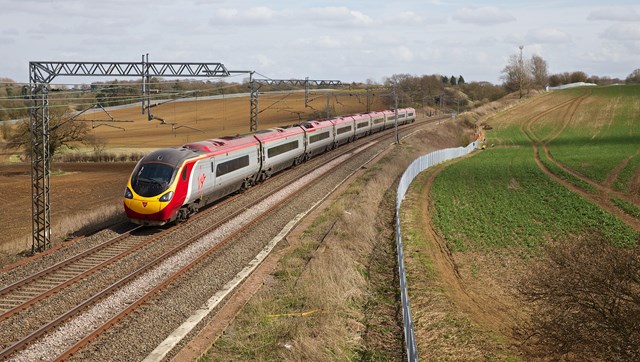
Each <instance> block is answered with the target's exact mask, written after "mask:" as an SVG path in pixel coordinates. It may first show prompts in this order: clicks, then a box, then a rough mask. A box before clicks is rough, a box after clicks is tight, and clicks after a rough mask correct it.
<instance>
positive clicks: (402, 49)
mask: <svg viewBox="0 0 640 362" xmlns="http://www.w3.org/2000/svg"><path fill="white" fill-rule="evenodd" d="M393 58H394V59H397V60H399V61H401V62H410V61H412V60H413V58H414V56H413V51H412V50H411V49H410V48H409V47H407V46H404V45H401V46H399V47H396V48H395V49H394V51H393Z"/></svg>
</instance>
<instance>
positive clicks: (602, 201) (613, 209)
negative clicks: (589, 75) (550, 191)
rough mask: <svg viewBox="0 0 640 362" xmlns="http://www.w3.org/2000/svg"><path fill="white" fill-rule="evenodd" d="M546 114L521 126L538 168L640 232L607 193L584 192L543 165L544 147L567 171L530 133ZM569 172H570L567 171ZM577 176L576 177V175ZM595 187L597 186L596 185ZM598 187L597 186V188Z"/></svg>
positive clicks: (639, 223)
mask: <svg viewBox="0 0 640 362" xmlns="http://www.w3.org/2000/svg"><path fill="white" fill-rule="evenodd" d="M579 98H580V97H577V98H574V99H573V100H572V102H575V101H577V100H578V99H579ZM567 103H570V102H565V103H564V104H567ZM544 113H545V112H543V113H542V114H539V115H537V116H535V117H532V118H531V119H529V120H527V121H524V122H522V123H521V124H520V131H521V132H522V133H523V134H524V135H525V136H526V137H527V138H528V139H529V142H530V143H531V145H532V146H533V159H534V161H535V163H536V165H537V166H538V168H539V169H540V170H541V171H542V172H543V173H544V174H545V175H547V177H549V178H550V179H552V180H553V181H555V182H556V183H558V184H560V185H562V186H564V187H565V188H567V189H568V190H569V191H571V192H573V193H575V194H578V195H580V196H582V197H583V198H585V199H587V200H589V201H591V202H592V203H594V204H596V205H598V207H600V208H601V209H603V210H606V211H608V212H610V213H611V214H613V215H614V216H616V217H617V218H618V219H620V220H621V221H622V222H624V223H625V224H627V225H628V226H629V227H631V228H632V229H633V230H635V231H640V220H639V219H637V218H635V217H633V216H631V215H629V214H627V213H626V212H624V211H622V210H621V209H620V208H618V207H617V206H615V205H614V204H613V203H612V202H611V199H610V198H609V196H608V194H607V193H602V192H601V193H598V194H597V195H594V194H591V193H588V192H586V191H584V190H583V189H581V188H579V187H578V186H576V185H574V184H572V183H571V182H568V181H565V180H563V179H561V178H560V177H558V176H556V175H555V174H554V173H553V172H551V171H550V170H549V169H548V168H547V167H546V166H545V165H544V164H543V163H542V160H541V159H540V155H539V149H540V146H541V145H542V147H543V150H544V151H545V154H546V155H547V157H549V159H550V160H551V162H554V164H556V165H558V166H559V167H561V168H562V169H563V170H565V168H564V167H562V165H560V164H558V163H557V162H556V161H555V160H553V159H552V158H551V155H550V153H548V149H547V148H546V144H545V143H542V142H541V141H540V140H538V139H537V138H536V137H535V135H533V134H532V133H530V132H531V131H530V130H531V124H532V123H534V122H536V121H537V120H539V119H540V118H541V117H542V115H544ZM567 172H569V171H567ZM571 174H572V175H573V173H572V172H571ZM574 176H576V175H574ZM576 177H578V178H580V179H582V180H583V181H585V182H588V183H590V184H593V181H591V180H590V179H588V178H585V177H584V176H583V177H579V176H576ZM596 185H598V186H600V187H602V185H600V184H596ZM594 186H595V185H594ZM596 187H597V186H596Z"/></svg>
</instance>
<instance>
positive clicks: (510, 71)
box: [500, 54, 531, 98]
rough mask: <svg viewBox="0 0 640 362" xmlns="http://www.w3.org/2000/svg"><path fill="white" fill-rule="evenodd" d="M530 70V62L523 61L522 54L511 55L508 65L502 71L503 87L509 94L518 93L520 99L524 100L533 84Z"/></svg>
mask: <svg viewBox="0 0 640 362" xmlns="http://www.w3.org/2000/svg"><path fill="white" fill-rule="evenodd" d="M529 69H530V67H529V66H528V61H527V60H526V59H522V54H520V55H517V54H513V55H511V56H510V57H509V61H508V62H507V65H506V66H505V67H504V69H502V75H501V76H500V78H501V79H502V81H503V84H502V85H503V86H504V87H505V88H506V89H507V91H509V92H516V91H517V92H518V93H519V96H520V98H522V96H523V95H524V92H525V91H528V90H529V86H530V84H531V72H530V71H529Z"/></svg>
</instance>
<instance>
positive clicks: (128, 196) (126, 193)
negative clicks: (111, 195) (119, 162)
mask: <svg viewBox="0 0 640 362" xmlns="http://www.w3.org/2000/svg"><path fill="white" fill-rule="evenodd" d="M124 197H125V198H126V199H133V193H132V192H131V190H129V188H128V187H127V189H126V190H124Z"/></svg>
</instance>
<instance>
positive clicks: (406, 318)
mask: <svg viewBox="0 0 640 362" xmlns="http://www.w3.org/2000/svg"><path fill="white" fill-rule="evenodd" d="M477 144H478V141H474V142H472V143H470V144H469V145H467V147H458V148H446V149H443V150H438V151H434V152H431V153H428V154H426V155H423V156H420V157H419V158H417V159H416V160H414V161H413V162H412V163H411V165H409V167H407V169H406V171H405V172H404V174H402V177H401V178H400V184H399V185H398V193H397V196H396V248H397V252H398V275H399V277H400V299H401V301H402V321H403V324H404V341H405V348H406V353H407V360H408V361H417V360H418V349H417V347H416V341H415V337H414V333H413V318H412V317H411V307H410V306H409V294H408V290H407V277H406V275H405V268H404V253H403V251H402V233H401V231H400V206H401V204H402V200H404V196H405V194H406V193H407V190H408V189H409V185H411V182H412V181H413V179H414V178H415V177H416V176H418V174H419V173H420V172H422V171H424V170H426V169H428V168H429V167H432V166H435V165H437V164H439V163H441V162H444V161H448V160H451V159H454V158H457V157H460V156H464V155H467V154H469V153H471V151H473V150H474V149H475V148H476V146H477Z"/></svg>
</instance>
